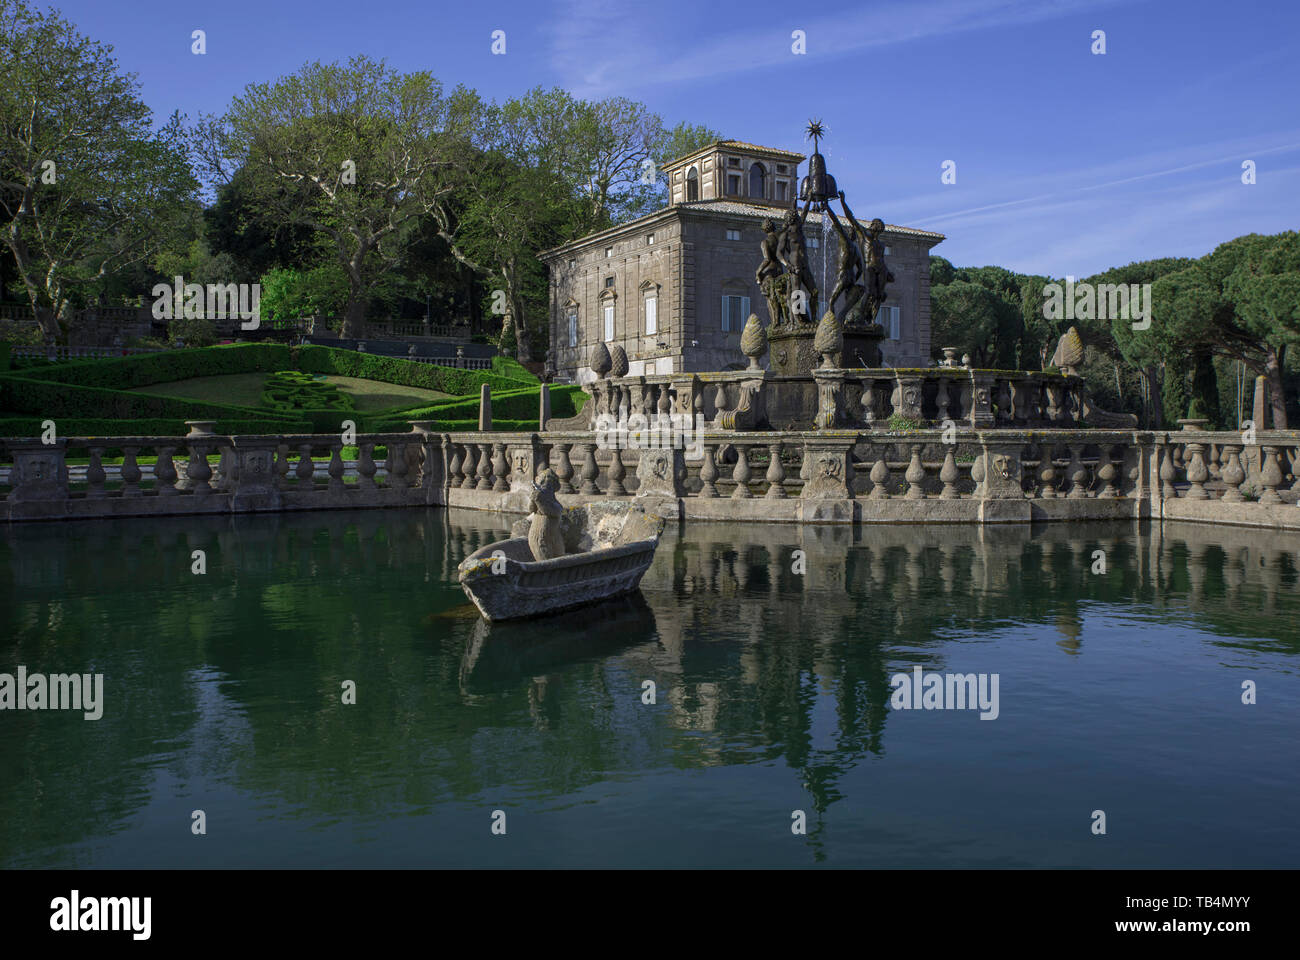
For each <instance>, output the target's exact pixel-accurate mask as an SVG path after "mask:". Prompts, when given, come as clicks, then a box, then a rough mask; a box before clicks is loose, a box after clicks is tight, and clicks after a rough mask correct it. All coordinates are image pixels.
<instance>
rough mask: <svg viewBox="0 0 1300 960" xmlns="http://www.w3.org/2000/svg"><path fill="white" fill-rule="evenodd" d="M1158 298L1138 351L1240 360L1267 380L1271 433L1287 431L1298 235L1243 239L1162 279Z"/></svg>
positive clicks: (1298, 295) (1299, 311) (1299, 318)
mask: <svg viewBox="0 0 1300 960" xmlns="http://www.w3.org/2000/svg"><path fill="white" fill-rule="evenodd" d="M1153 292H1154V301H1155V303H1154V307H1153V314H1152V322H1151V326H1150V328H1149V329H1148V330H1145V331H1135V332H1134V339H1135V340H1137V341H1139V347H1140V349H1142V350H1144V351H1149V352H1152V353H1158V354H1161V355H1163V356H1165V357H1170V356H1188V355H1191V354H1194V353H1195V352H1197V351H1198V350H1208V351H1209V352H1211V353H1212V354H1213V355H1217V356H1219V357H1223V358H1226V359H1229V360H1240V361H1242V362H1243V363H1244V364H1245V365H1246V367H1247V368H1248V369H1250V370H1251V371H1252V372H1253V373H1255V374H1262V375H1263V376H1264V377H1265V378H1266V379H1267V380H1268V383H1269V387H1270V390H1269V393H1270V397H1271V401H1272V416H1273V426H1274V427H1275V428H1277V429H1286V428H1287V423H1288V421H1287V410H1286V382H1285V379H1284V377H1283V371H1284V368H1285V366H1286V363H1287V353H1288V350H1289V348H1290V346H1291V345H1292V344H1294V343H1295V341H1296V339H1297V337H1300V234H1297V233H1296V232H1294V231H1291V232H1288V233H1280V234H1276V235H1273V236H1267V237H1266V236H1261V235H1259V234H1248V235H1246V236H1242V237H1238V238H1236V239H1235V240H1231V241H1229V242H1227V243H1225V244H1221V245H1220V246H1219V247H1217V248H1215V250H1214V251H1213V252H1211V253H1209V254H1207V255H1206V256H1204V257H1202V258H1201V259H1200V260H1198V261H1196V262H1195V263H1194V264H1192V265H1191V266H1189V267H1187V268H1186V269H1183V270H1179V271H1177V272H1174V273H1169V274H1166V275H1165V276H1163V277H1161V278H1160V279H1159V280H1158V281H1157V282H1156V284H1155V286H1154V291H1153ZM1116 336H1117V338H1121V339H1123V338H1125V337H1127V336H1128V334H1127V333H1125V332H1124V331H1123V330H1117V331H1116ZM1202 382H1203V383H1206V381H1205V380H1204V379H1203V380H1202ZM1206 389H1208V383H1206ZM1203 402H1204V398H1203ZM1166 409H1168V405H1166Z"/></svg>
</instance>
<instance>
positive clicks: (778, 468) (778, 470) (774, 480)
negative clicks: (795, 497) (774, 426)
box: [767, 443, 785, 500]
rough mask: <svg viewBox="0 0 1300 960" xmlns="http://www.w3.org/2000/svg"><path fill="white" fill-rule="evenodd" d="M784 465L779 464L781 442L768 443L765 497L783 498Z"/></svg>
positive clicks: (772, 498) (771, 498)
mask: <svg viewBox="0 0 1300 960" xmlns="http://www.w3.org/2000/svg"><path fill="white" fill-rule="evenodd" d="M784 481H785V467H784V466H782V465H781V444H780V443H769V444H768V445H767V499H768V500H782V499H784V498H785V487H784V486H783V482H784Z"/></svg>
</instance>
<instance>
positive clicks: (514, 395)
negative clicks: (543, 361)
mask: <svg viewBox="0 0 1300 960" xmlns="http://www.w3.org/2000/svg"><path fill="white" fill-rule="evenodd" d="M540 395H541V388H540V387H533V388H532V389H531V390H511V391H508V392H506V393H493V394H492V418H493V419H494V420H495V419H496V418H497V417H504V418H505V419H507V420H509V419H516V420H526V419H529V418H530V417H531V416H532V415H533V414H535V413H537V404H538V397H539V396H540ZM582 397H583V392H582V388H581V387H579V386H577V385H576V384H562V385H559V386H552V387H551V416H552V417H553V418H555V419H557V420H560V419H564V418H565V417H574V416H577V414H578V408H579V407H580V406H581V403H582ZM478 403H479V402H478V398H477V397H475V398H474V399H473V400H447V401H444V402H442V403H434V404H430V405H429V406H427V407H413V408H411V409H409V410H405V411H403V415H404V416H405V418H406V419H407V420H439V419H441V420H464V419H466V418H468V417H472V418H473V419H474V421H475V422H476V423H477V422H478ZM534 419H535V418H534Z"/></svg>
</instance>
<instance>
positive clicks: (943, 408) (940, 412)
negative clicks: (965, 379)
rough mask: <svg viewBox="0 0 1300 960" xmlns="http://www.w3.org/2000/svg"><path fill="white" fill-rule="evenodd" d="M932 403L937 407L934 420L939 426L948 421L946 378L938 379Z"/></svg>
mask: <svg viewBox="0 0 1300 960" xmlns="http://www.w3.org/2000/svg"><path fill="white" fill-rule="evenodd" d="M934 402H935V404H936V405H937V407H938V409H937V410H936V412H935V415H934V418H935V420H937V421H938V422H939V423H940V424H942V423H943V422H944V421H945V420H947V419H948V378H947V377H944V376H940V377H939V389H938V391H937V392H936V393H935V395H934Z"/></svg>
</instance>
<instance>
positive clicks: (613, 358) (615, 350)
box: [609, 343, 628, 377]
mask: <svg viewBox="0 0 1300 960" xmlns="http://www.w3.org/2000/svg"><path fill="white" fill-rule="evenodd" d="M627 371H628V363H627V351H626V350H624V349H623V345H622V344H621V343H616V344H614V346H613V347H612V348H611V349H610V351H609V375H610V376H611V377H626V376H627Z"/></svg>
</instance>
